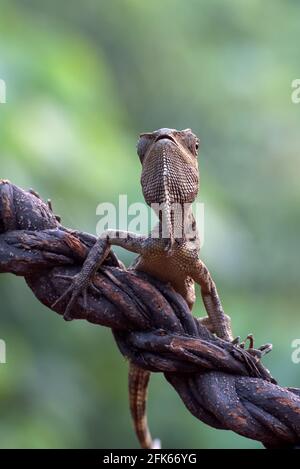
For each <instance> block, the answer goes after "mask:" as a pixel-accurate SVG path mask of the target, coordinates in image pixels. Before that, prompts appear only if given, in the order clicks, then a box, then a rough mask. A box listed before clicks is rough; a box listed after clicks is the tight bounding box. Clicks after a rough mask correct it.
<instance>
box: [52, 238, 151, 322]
mask: <svg viewBox="0 0 300 469" xmlns="http://www.w3.org/2000/svg"><path fill="white" fill-rule="evenodd" d="M146 241H147V237H146V236H139V235H136V234H135V233H129V232H126V231H121V230H117V231H116V230H106V231H104V232H103V233H102V235H101V236H100V237H99V238H98V239H97V241H96V242H95V244H94V245H93V247H92V248H91V250H90V252H89V254H88V256H87V258H86V260H85V261H84V263H83V266H82V269H81V271H80V272H79V273H78V274H76V275H74V276H73V277H72V276H68V275H60V274H58V275H57V277H60V278H64V279H70V280H71V283H70V285H69V287H68V288H67V289H66V291H65V292H64V293H63V294H62V295H61V296H60V297H59V298H58V299H57V300H56V301H55V302H54V303H53V304H52V307H55V306H56V305H57V304H58V303H59V302H60V301H62V300H63V299H64V298H66V297H67V296H68V295H69V294H70V295H71V297H70V300H69V302H68V304H67V307H66V309H65V313H64V319H65V320H66V321H68V320H70V319H71V314H70V313H71V310H72V308H73V306H74V304H75V303H76V301H77V299H78V297H79V295H81V294H83V295H84V298H85V300H86V295H87V289H88V286H89V284H90V281H91V279H92V277H93V276H94V274H95V273H96V272H97V270H98V269H99V267H100V266H101V264H102V262H103V261H104V259H105V258H106V257H107V255H108V253H109V251H110V246H111V245H116V246H121V247H123V248H125V249H127V250H128V251H131V252H135V253H137V254H140V253H141V252H142V251H143V250H144V249H145V243H146ZM85 303H86V301H85Z"/></svg>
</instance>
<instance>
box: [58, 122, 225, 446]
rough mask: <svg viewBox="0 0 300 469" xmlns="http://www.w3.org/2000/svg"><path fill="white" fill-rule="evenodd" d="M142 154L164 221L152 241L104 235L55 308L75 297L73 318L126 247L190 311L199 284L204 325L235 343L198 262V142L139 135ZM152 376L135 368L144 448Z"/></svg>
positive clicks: (169, 132) (187, 136)
mask: <svg viewBox="0 0 300 469" xmlns="http://www.w3.org/2000/svg"><path fill="white" fill-rule="evenodd" d="M137 152H138V155H139V157H140V160H141V163H142V176H141V184H142V189H143V194H144V198H145V201H146V202H147V204H148V205H151V206H152V208H153V209H154V210H155V212H156V213H157V215H158V217H159V222H158V224H157V226H156V227H155V228H154V230H153V231H152V232H151V233H150V235H149V236H140V235H136V234H134V233H127V232H121V231H119V230H117V231H115V230H107V231H105V232H104V233H103V234H102V235H101V236H100V237H99V238H98V240H97V242H96V243H95V245H94V246H93V248H92V249H91V250H90V252H89V255H88V257H87V259H86V261H85V262H84V264H83V267H82V270H81V272H80V273H79V274H77V275H76V276H75V277H73V278H72V282H71V284H70V286H69V288H68V289H67V290H66V292H64V294H63V295H62V296H61V297H60V298H58V300H57V301H56V302H55V304H57V302H59V301H61V300H62V299H63V298H65V296H66V295H68V294H69V293H71V299H70V301H69V303H68V305H67V308H66V311H65V315H64V317H65V319H66V320H68V319H70V316H69V313H70V311H71V308H72V307H73V305H74V303H75V302H76V299H77V298H78V295H79V294H81V293H83V294H84V295H86V291H87V288H88V286H89V285H90V286H92V283H90V281H91V279H92V277H93V275H94V274H95V272H96V271H97V270H98V268H99V266H100V265H101V263H102V262H103V260H104V259H105V257H106V256H107V254H108V253H109V250H110V247H111V245H116V246H122V247H123V248H125V249H127V250H129V251H132V252H135V253H137V254H139V256H138V258H137V259H136V261H135V263H134V264H133V266H132V267H131V268H132V269H136V270H139V271H143V272H146V273H148V274H150V275H152V276H154V277H156V278H158V279H159V280H161V281H164V282H169V283H170V284H171V285H172V286H173V288H174V289H175V290H176V291H177V292H178V293H180V294H181V295H182V296H183V297H184V299H185V300H186V302H187V304H188V306H189V308H190V309H192V307H193V304H194V302H195V287H194V284H195V282H196V283H197V284H199V285H200V288H201V295H202V299H203V303H204V305H205V308H206V312H207V315H208V317H207V318H203V323H204V324H205V325H206V326H207V327H209V329H210V330H211V331H213V332H214V333H215V334H217V335H218V336H219V337H221V338H222V339H225V340H229V341H231V340H232V334H231V328H230V321H229V318H228V316H226V315H225V314H224V311H223V308H222V305H221V302H220V299H219V296H218V292H217V289H216V286H215V284H214V282H213V280H212V278H211V275H210V273H209V271H208V269H207V267H206V266H205V264H204V263H203V262H202V261H201V260H200V259H199V248H200V242H199V237H198V233H197V230H196V222H195V219H194V216H193V213H192V209H191V204H192V202H193V201H194V200H195V198H196V196H197V193H198V186H199V172H198V162H197V153H198V138H197V137H196V136H195V135H194V134H193V133H192V131H191V130H190V129H186V130H182V131H177V130H174V129H159V130H157V131H155V132H151V133H147V134H142V135H141V136H140V139H139V141H138V145H137ZM153 204H156V205H155V206H153ZM158 204H160V205H159V206H158ZM149 376H150V373H149V372H148V371H146V370H141V369H140V368H137V367H136V366H135V365H134V364H133V363H130V371H129V394H130V409H131V414H132V417H133V421H134V426H135V431H136V434H137V437H138V439H139V441H140V444H141V446H142V447H143V448H153V447H155V446H156V447H157V445H156V444H154V443H153V442H152V439H151V435H150V432H149V430H148V426H147V417H146V412H145V407H146V397H147V385H148V381H149Z"/></svg>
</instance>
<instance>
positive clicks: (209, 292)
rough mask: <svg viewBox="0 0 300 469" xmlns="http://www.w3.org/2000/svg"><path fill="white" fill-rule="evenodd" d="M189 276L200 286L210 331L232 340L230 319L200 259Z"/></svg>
mask: <svg viewBox="0 0 300 469" xmlns="http://www.w3.org/2000/svg"><path fill="white" fill-rule="evenodd" d="M191 276H192V278H193V279H194V281H195V282H196V283H198V284H199V285H200V287H201V295H202V299H203V303H204V306H205V309H206V312H207V315H208V318H209V323H210V326H211V329H212V331H213V332H214V333H215V334H217V336H218V337H220V338H221V339H224V340H228V341H232V340H233V337H232V331H231V326H230V319H229V318H228V316H227V315H226V314H225V313H224V310H223V307H222V303H221V300H220V298H219V295H218V291H217V287H216V285H215V283H214V281H213V279H212V277H211V275H210V272H209V270H208V268H207V267H206V265H205V264H204V262H202V261H201V260H200V259H198V260H197V262H196V265H195V266H194V269H193V271H192V275H191Z"/></svg>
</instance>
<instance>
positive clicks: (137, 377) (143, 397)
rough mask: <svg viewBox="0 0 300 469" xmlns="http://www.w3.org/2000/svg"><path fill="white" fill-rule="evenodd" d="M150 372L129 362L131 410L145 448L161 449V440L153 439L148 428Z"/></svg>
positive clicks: (141, 443)
mask: <svg viewBox="0 0 300 469" xmlns="http://www.w3.org/2000/svg"><path fill="white" fill-rule="evenodd" d="M149 378H150V372H149V371H147V370H144V369H142V368H139V367H137V366H136V365H134V364H133V363H130V364H129V374H128V387H129V402H130V412H131V416H132V420H133V425H134V429H135V433H136V436H137V438H138V440H139V442H140V445H141V447H142V448H144V449H160V448H161V445H160V441H159V440H157V439H155V440H152V437H151V433H150V430H149V428H148V422H147V414H146V402H147V392H148V383H149Z"/></svg>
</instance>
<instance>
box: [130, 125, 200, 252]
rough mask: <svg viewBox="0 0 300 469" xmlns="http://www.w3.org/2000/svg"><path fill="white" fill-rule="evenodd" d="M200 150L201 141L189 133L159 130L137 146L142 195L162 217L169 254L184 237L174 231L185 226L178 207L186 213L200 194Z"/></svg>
mask: <svg viewBox="0 0 300 469" xmlns="http://www.w3.org/2000/svg"><path fill="white" fill-rule="evenodd" d="M198 146H199V140H198V138H197V137H196V135H195V134H193V132H192V131H191V130H190V129H185V130H175V129H159V130H156V131H154V132H150V133H144V134H141V135H140V138H139V141H138V144H137V153H138V155H139V157H140V160H141V163H142V175H141V185H142V190H143V195H144V198H145V201H146V203H147V204H148V205H151V206H152V208H153V209H154V211H155V212H156V213H157V215H158V216H159V219H160V221H161V225H160V226H161V228H162V233H163V234H162V236H163V237H165V238H168V239H169V242H168V244H167V250H168V251H169V253H170V252H171V251H172V247H173V245H174V240H175V238H176V239H178V238H179V237H182V235H180V236H178V230H175V226H176V227H177V228H178V226H179V227H180V229H181V227H182V226H183V225H184V222H183V221H181V222H180V223H179V221H178V220H179V218H178V217H180V220H183V219H184V216H183V218H182V215H181V213H183V212H182V210H181V209H180V210H179V206H180V207H181V208H182V207H184V209H185V207H186V204H188V205H189V204H191V203H192V202H193V201H194V200H195V198H196V196H197V193H198V187H199V171H198V161H197V153H198ZM183 215H184V213H183ZM175 231H176V233H177V235H176V233H175ZM181 232H182V231H180V233H181Z"/></svg>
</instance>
